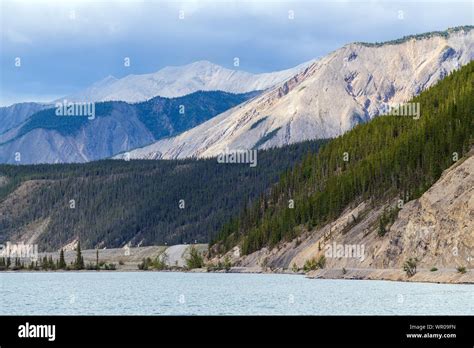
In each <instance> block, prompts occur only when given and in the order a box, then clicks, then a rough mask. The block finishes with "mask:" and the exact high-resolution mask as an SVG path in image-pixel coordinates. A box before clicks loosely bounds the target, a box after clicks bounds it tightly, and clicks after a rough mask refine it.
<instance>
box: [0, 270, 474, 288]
mask: <svg viewBox="0 0 474 348" xmlns="http://www.w3.org/2000/svg"><path fill="white" fill-rule="evenodd" d="M56 272H58V273H84V272H92V273H98V272H107V273H114V272H115V273H116V272H163V273H240V274H287V275H300V276H304V277H305V278H308V279H321V280H324V279H342V280H384V281H396V282H413V283H432V284H465V285H474V273H472V272H471V271H467V272H466V273H459V272H457V271H456V270H455V269H441V270H438V271H435V272H431V271H430V270H428V269H420V270H418V272H417V273H416V274H415V275H413V276H412V277H407V276H406V274H405V273H404V272H403V271H402V270H399V269H369V268H362V269H351V268H348V269H346V270H345V272H344V271H343V270H342V269H335V268H330V269H318V270H314V271H309V272H306V273H305V272H293V271H291V270H286V269H277V270H270V269H264V268H262V267H231V269H230V270H228V271H226V270H208V269H207V268H196V269H191V270H185V269H183V270H178V269H173V270H153V269H150V270H139V269H130V268H124V269H120V268H117V269H116V270H99V271H97V270H69V271H66V270H49V271H44V270H38V271H32V270H15V271H13V270H8V271H2V272H0V274H1V273H56Z"/></svg>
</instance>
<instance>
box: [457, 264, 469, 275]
mask: <svg viewBox="0 0 474 348" xmlns="http://www.w3.org/2000/svg"><path fill="white" fill-rule="evenodd" d="M456 270H457V271H458V272H459V273H461V274H464V273H466V272H467V269H466V267H465V266H459V267H458V268H456Z"/></svg>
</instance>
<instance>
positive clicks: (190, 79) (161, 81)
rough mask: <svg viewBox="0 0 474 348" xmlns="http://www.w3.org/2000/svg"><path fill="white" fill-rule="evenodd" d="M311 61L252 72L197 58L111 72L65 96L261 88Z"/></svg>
mask: <svg viewBox="0 0 474 348" xmlns="http://www.w3.org/2000/svg"><path fill="white" fill-rule="evenodd" d="M310 63H311V62H307V63H303V64H301V65H299V66H296V67H294V68H291V69H287V70H282V71H277V72H272V73H263V74H251V73H248V72H245V71H241V70H237V69H236V70H231V69H226V68H224V67H222V66H219V65H216V64H213V63H211V62H208V61H198V62H194V63H191V64H188V65H183V66H171V67H166V68H163V69H161V70H159V71H157V72H155V73H152V74H143V75H128V76H126V77H124V78H121V79H117V78H115V77H113V76H108V77H106V78H105V79H103V80H101V81H98V82H96V83H95V84H93V85H92V86H90V87H89V88H86V89H85V90H83V91H80V92H78V93H76V94H72V95H69V96H66V97H65V99H67V100H70V101H88V102H91V101H111V100H115V101H117V100H120V101H126V102H130V103H133V102H140V101H145V100H148V99H150V98H153V97H156V96H161V97H168V98H176V97H181V96H184V95H186V94H190V93H193V92H196V91H224V92H231V93H245V92H251V91H259V90H265V89H267V88H269V87H272V86H274V85H276V84H277V83H280V82H283V81H285V80H287V79H289V78H290V77H292V76H294V75H295V74H296V73H298V72H299V71H301V70H303V69H304V68H305V67H306V66H308V65H310Z"/></svg>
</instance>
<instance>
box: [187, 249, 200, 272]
mask: <svg viewBox="0 0 474 348" xmlns="http://www.w3.org/2000/svg"><path fill="white" fill-rule="evenodd" d="M186 267H187V268H188V269H194V268H202V267H204V259H203V257H202V255H201V253H200V252H199V250H197V249H196V247H195V246H194V245H191V247H190V249H189V256H188V257H187V258H186Z"/></svg>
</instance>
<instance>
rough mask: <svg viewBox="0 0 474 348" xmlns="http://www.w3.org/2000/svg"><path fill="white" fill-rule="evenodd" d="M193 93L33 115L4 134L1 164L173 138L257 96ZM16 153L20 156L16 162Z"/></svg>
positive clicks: (57, 159)
mask: <svg viewBox="0 0 474 348" xmlns="http://www.w3.org/2000/svg"><path fill="white" fill-rule="evenodd" d="M258 93H259V92H251V93H244V94H233V93H227V92H221V91H218V92H215V91H214V92H195V93H192V94H189V95H186V96H183V97H179V98H162V97H155V98H153V99H151V100H148V101H146V102H142V103H137V104H128V103H125V102H101V103H96V105H95V116H94V119H93V120H90V119H88V117H77V116H74V117H72V116H71V117H59V116H57V115H56V109H55V108H49V109H45V110H41V111H39V112H37V113H35V114H33V115H32V116H31V117H30V118H28V119H27V120H26V121H25V122H23V123H22V124H20V125H19V126H17V127H16V128H14V129H12V130H10V131H8V132H6V133H5V134H2V135H1V136H0V163H17V164H18V163H20V164H31V163H63V162H87V161H92V160H97V159H102V158H107V157H110V156H113V155H115V154H117V153H120V152H123V151H128V150H130V149H134V148H137V147H140V146H144V145H146V144H149V143H151V142H153V141H156V140H157V139H161V138H164V137H169V136H173V135H175V134H178V133H181V132H183V131H185V130H187V129H189V128H192V127H194V126H197V125H198V124H200V123H202V122H204V121H207V120H208V119H210V118H212V117H214V116H216V115H218V114H220V113H222V112H223V111H225V110H227V109H229V108H232V107H234V106H236V105H239V104H241V103H242V102H244V101H246V100H248V99H250V98H252V97H254V96H255V95H258ZM17 154H19V155H20V157H19V159H20V160H18V156H17Z"/></svg>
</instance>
